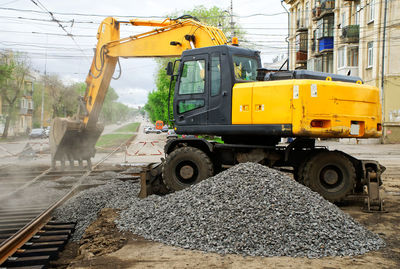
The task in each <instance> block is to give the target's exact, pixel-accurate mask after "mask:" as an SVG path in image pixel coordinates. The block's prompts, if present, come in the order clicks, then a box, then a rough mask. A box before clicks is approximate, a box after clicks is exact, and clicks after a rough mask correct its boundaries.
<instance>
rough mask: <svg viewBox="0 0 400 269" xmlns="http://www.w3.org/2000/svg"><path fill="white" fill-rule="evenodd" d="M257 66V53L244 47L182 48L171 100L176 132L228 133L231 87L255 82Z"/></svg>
mask: <svg viewBox="0 0 400 269" xmlns="http://www.w3.org/2000/svg"><path fill="white" fill-rule="evenodd" d="M259 67H261V60H260V56H259V52H257V51H254V50H249V49H245V48H239V47H234V46H227V45H222V46H212V47H206V48H199V49H193V50H187V51H184V52H183V53H182V58H181V63H180V66H179V72H178V75H177V82H176V84H175V91H174V101H173V111H174V120H175V126H176V127H177V130H178V132H179V133H181V134H199V133H201V134H218V135H221V132H222V133H223V132H231V129H232V121H231V118H232V115H231V114H232V89H233V86H234V85H235V84H236V83H245V82H254V81H256V76H257V69H258V68H259ZM170 68H171V67H170ZM167 69H168V68H167ZM169 73H170V74H171V72H169ZM238 132H240V130H238Z"/></svg>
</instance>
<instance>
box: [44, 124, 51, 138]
mask: <svg viewBox="0 0 400 269" xmlns="http://www.w3.org/2000/svg"><path fill="white" fill-rule="evenodd" d="M44 133H45V135H46V137H50V126H47V128H46V129H44Z"/></svg>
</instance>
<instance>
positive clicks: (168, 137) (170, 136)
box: [167, 129, 178, 139]
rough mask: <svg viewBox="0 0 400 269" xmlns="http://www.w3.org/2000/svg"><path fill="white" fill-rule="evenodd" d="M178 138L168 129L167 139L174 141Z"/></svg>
mask: <svg viewBox="0 0 400 269" xmlns="http://www.w3.org/2000/svg"><path fill="white" fill-rule="evenodd" d="M175 138H178V135H177V134H176V133H175V131H174V129H169V130H168V132H167V139H175Z"/></svg>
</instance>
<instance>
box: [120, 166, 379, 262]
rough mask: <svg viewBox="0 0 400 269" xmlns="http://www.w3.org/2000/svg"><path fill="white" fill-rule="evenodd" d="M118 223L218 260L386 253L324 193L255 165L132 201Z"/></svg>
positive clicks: (371, 235) (375, 238)
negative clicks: (217, 255) (214, 254)
mask: <svg viewBox="0 0 400 269" xmlns="http://www.w3.org/2000/svg"><path fill="white" fill-rule="evenodd" d="M117 224H118V227H119V228H120V229H121V230H129V231H131V232H133V233H135V234H139V235H141V236H143V237H145V238H147V239H150V240H154V241H158V242H162V243H165V244H169V245H173V246H179V247H183V248H187V249H197V250H202V251H206V252H217V253H221V254H228V253H234V254H242V255H251V256H253V255H256V256H294V257H296V256H306V257H323V256H338V255H339V256H342V255H358V254H364V253H366V252H367V251H370V250H376V249H378V248H380V247H382V246H384V242H383V240H382V239H380V238H379V237H378V236H377V235H375V234H373V233H372V232H370V231H368V230H366V229H365V228H364V227H363V226H362V225H361V224H359V223H358V222H356V221H355V220H353V219H352V218H351V217H350V216H349V215H347V214H345V213H344V212H343V211H341V210H340V209H339V208H338V207H336V206H335V205H333V204H332V203H330V202H328V201H326V200H325V199H324V198H323V197H321V196H320V195H319V194H317V193H315V192H313V191H311V190H310V189H309V188H307V187H305V186H303V185H301V184H298V183H297V182H295V181H294V180H293V179H291V178H290V177H289V176H288V175H286V174H284V173H281V172H279V171H277V170H274V169H270V168H267V167H265V166H262V165H260V164H255V163H244V164H239V165H236V166H235V167H232V168H231V169H229V170H226V171H224V172H222V173H220V174H218V175H216V176H214V177H212V178H209V179H207V180H204V181H202V182H200V183H199V184H197V185H195V186H193V187H191V188H188V189H185V190H182V191H179V192H176V193H173V194H170V195H166V196H164V197H159V196H151V197H148V198H146V199H143V200H138V199H133V200H132V202H131V205H130V206H129V208H127V209H125V210H123V211H122V212H121V215H120V218H119V220H117Z"/></svg>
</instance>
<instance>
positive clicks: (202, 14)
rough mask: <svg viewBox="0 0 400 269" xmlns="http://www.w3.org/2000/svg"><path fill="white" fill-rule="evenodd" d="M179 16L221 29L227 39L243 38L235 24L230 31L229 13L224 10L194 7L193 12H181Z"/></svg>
mask: <svg viewBox="0 0 400 269" xmlns="http://www.w3.org/2000/svg"><path fill="white" fill-rule="evenodd" d="M181 14H188V15H192V16H193V17H196V18H197V19H199V20H200V21H201V22H202V23H205V24H207V25H212V26H215V27H218V28H220V29H222V31H223V32H224V33H225V35H226V36H227V37H231V36H233V34H234V35H235V36H237V37H240V38H241V37H243V35H244V31H243V30H242V29H241V27H240V26H239V25H238V24H237V23H235V24H234V25H233V29H231V23H230V13H229V12H228V11H227V10H226V9H222V8H219V7H216V6H213V7H211V8H209V9H207V8H206V7H205V6H203V5H200V6H195V7H194V8H193V10H185V11H182V12H181Z"/></svg>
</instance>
